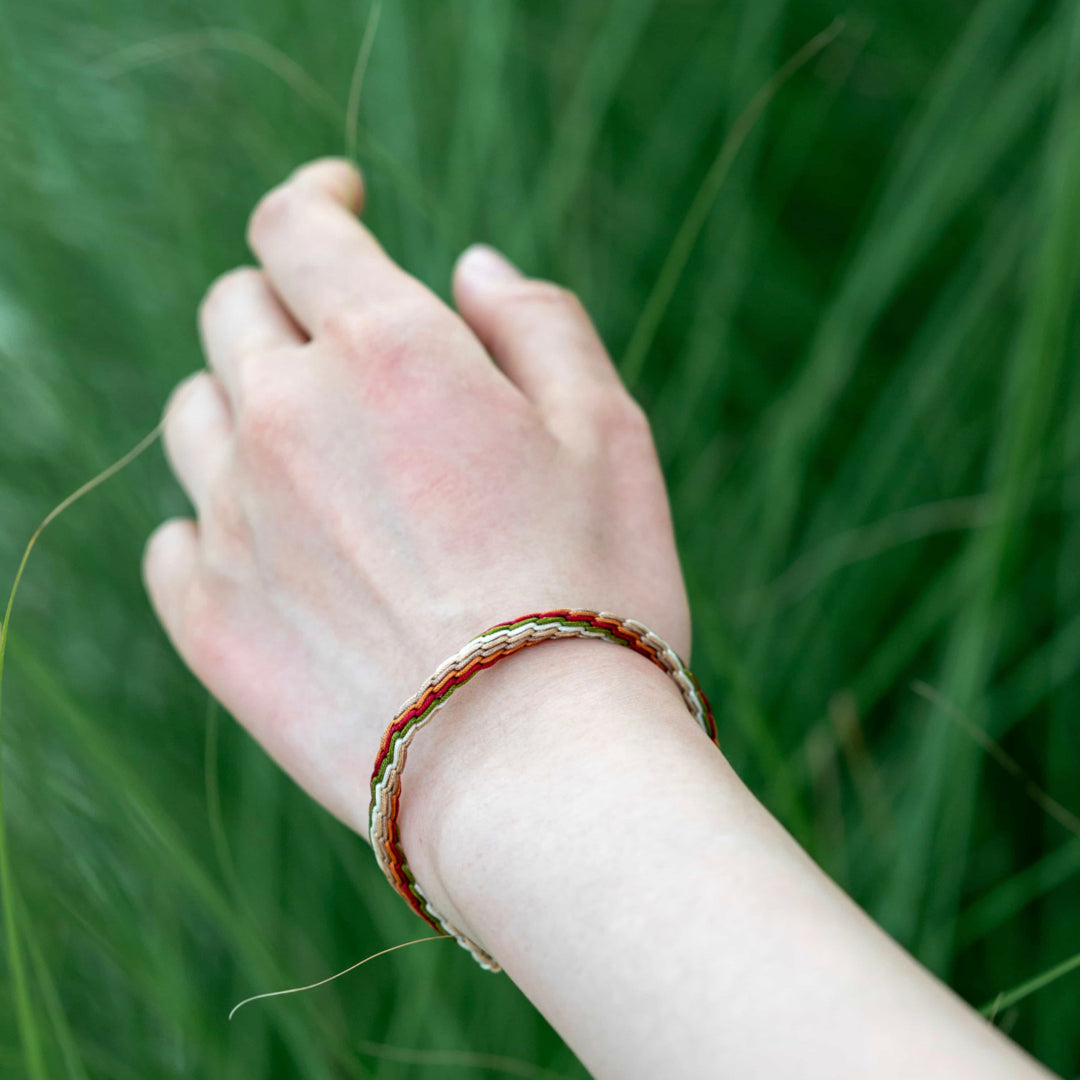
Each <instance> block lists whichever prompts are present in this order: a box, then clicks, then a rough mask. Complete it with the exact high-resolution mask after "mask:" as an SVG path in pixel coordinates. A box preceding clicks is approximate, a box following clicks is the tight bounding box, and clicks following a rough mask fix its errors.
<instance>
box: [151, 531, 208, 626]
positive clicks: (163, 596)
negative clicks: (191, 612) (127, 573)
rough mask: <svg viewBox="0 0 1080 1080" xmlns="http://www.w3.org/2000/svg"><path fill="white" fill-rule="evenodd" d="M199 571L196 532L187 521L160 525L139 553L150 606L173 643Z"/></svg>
mask: <svg viewBox="0 0 1080 1080" xmlns="http://www.w3.org/2000/svg"><path fill="white" fill-rule="evenodd" d="M198 568H199V531H198V526H196V524H195V522H194V521H192V520H191V519H190V518H170V519H169V520H168V521H165V522H162V524H160V525H159V526H158V527H157V528H156V529H155V530H154V531H153V532H152V533H151V534H150V537H149V539H148V540H147V541H146V547H145V548H144V549H143V558H142V576H143V583H144V584H145V586H146V591H147V593H148V594H149V597H150V603H151V605H152V606H153V608H154V611H155V613H156V614H157V617H158V620H159V621H160V622H161V624H162V626H164V627H165V632H166V633H167V634H168V635H169V637H170V638H171V639H172V641H173V642H176V641H178V640H179V639H180V635H181V629H180V621H181V613H182V611H183V610H184V603H185V599H186V597H187V596H188V595H189V593H190V590H191V589H192V587H193V585H194V581H195V577H196V574H197V572H198Z"/></svg>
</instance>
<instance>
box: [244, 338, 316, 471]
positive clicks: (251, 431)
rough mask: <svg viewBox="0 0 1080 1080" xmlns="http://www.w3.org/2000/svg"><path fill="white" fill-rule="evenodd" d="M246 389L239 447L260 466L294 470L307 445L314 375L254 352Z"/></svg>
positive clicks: (249, 366)
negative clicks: (306, 433) (305, 444)
mask: <svg viewBox="0 0 1080 1080" xmlns="http://www.w3.org/2000/svg"><path fill="white" fill-rule="evenodd" d="M251 356H252V359H251V360H250V361H248V363H247V366H246V369H245V374H244V376H243V379H244V380H245V381H243V382H242V387H241V406H240V408H239V409H238V410H237V414H236V421H235V424H236V426H235V432H236V446H237V450H238V452H240V453H241V454H242V455H243V456H244V457H245V458H246V459H247V460H249V461H251V462H253V463H254V464H255V465H256V466H258V465H260V464H261V465H265V466H268V467H271V468H284V469H285V470H286V471H288V470H290V469H291V467H292V465H293V463H294V461H295V459H296V457H297V456H298V454H299V453H300V452H301V450H302V449H303V441H304V433H305V431H306V430H307V429H308V428H309V427H310V424H308V422H307V421H308V417H309V413H310V412H311V411H312V410H311V408H310V407H309V404H310V402H311V398H312V391H311V388H310V386H309V385H308V384H309V383H310V381H311V380H312V375H311V373H310V372H307V371H306V370H300V367H299V365H295V364H293V365H288V364H284V363H278V362H274V360H273V359H272V358H269V357H267V356H266V355H264V354H259V353H252V354H251Z"/></svg>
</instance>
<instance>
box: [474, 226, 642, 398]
mask: <svg viewBox="0 0 1080 1080" xmlns="http://www.w3.org/2000/svg"><path fill="white" fill-rule="evenodd" d="M454 299H455V301H456V303H457V307H458V311H459V312H460V313H461V316H462V318H463V319H464V320H465V321H466V322H467V323H468V324H469V326H470V327H471V328H472V330H473V333H475V334H476V336H477V337H478V338H479V339H480V341H481V342H482V343H483V345H484V347H485V348H486V349H487V350H488V352H489V353H490V354H491V356H492V358H493V359H494V360H495V362H496V363H497V364H498V365H499V367H500V368H502V370H503V371H504V372H505V373H506V374H507V376H508V377H509V378H510V379H511V381H512V382H514V383H516V384H517V386H518V387H519V388H520V389H521V391H522V393H524V394H525V396H526V397H528V398H530V399H531V400H532V401H533V403H534V404H535V405H536V406H537V408H538V409H539V410H540V411H541V412H542V413H546V414H548V415H549V416H560V415H566V416H568V417H570V418H572V417H573V415H574V414H575V412H578V413H580V410H581V409H582V408H583V407H586V406H587V403H588V402H590V401H592V400H593V399H594V398H595V396H596V395H597V394H600V395H603V394H607V393H614V392H616V391H621V386H622V384H621V382H620V380H619V376H618V372H617V371H616V370H615V366H614V365H613V364H612V362H611V360H610V358H609V357H608V354H607V350H606V349H605V348H604V345H603V342H602V341H601V340H600V338H599V336H598V335H597V333H596V330H595V329H594V328H593V325H592V322H591V320H590V319H589V316H588V315H587V314H586V313H585V309H584V308H583V307H582V306H581V303H580V302H579V301H578V299H577V297H575V296H574V294H573V293H571V292H569V291H568V290H566V289H563V288H561V287H560V286H558V285H554V284H552V283H551V282H549V281H538V280H535V279H531V278H526V277H525V276H524V275H523V274H522V273H521V272H520V271H519V270H518V269H517V268H516V267H515V266H514V265H513V264H512V263H510V262H509V261H508V260H507V259H505V258H504V257H503V256H502V255H500V254H499V253H498V252H497V251H495V250H494V248H489V247H487V246H485V245H483V244H476V245H474V246H473V247H471V248H469V249H468V250H467V251H466V252H465V253H464V254H463V255H462V257H461V258H460V259H459V260H458V263H457V266H456V267H455V268H454Z"/></svg>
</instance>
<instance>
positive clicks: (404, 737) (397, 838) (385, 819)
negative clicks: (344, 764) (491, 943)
mask: <svg viewBox="0 0 1080 1080" xmlns="http://www.w3.org/2000/svg"><path fill="white" fill-rule="evenodd" d="M571 637H583V638H598V639H601V640H606V641H611V642H615V643H616V644H618V645H626V646H628V647H629V648H631V649H633V650H634V651H635V652H638V653H641V655H642V656H645V657H647V658H648V659H649V660H651V661H652V662H653V663H654V664H656V665H657V666H658V667H660V668H663V670H664V671H666V672H667V673H668V674H669V675H670V676H671V677H672V679H674V680H675V682H676V684H677V685H678V687H679V690H680V691H682V696H683V700H684V701H685V702H686V704H687V706H688V707H689V709H690V712H691V713H692V714H693V716H694V719H695V720H697V722H698V723H699V724H700V725H701V727H702V728H703V729H704V730H705V733H706V734H707V735H708V736H709V738H710V739H712V741H713V742H716V721H715V720H714V719H713V714H712V710H711V709H710V707H709V702H708V699H707V698H706V697H705V694H704V693H703V692H702V690H701V687H700V686H699V685H698V682H697V679H695V678H694V676H693V674H692V673H691V672H690V670H689V669H688V668H687V667H686V665H685V664H684V663H683V662H682V661H681V660H680V659H679V657H678V655H677V654H676V653H675V651H674V650H673V649H672V648H671V647H670V646H669V645H668V644H667V643H666V642H664V641H663V640H662V639H661V638H659V637H658V636H657V635H656V634H654V633H653V632H652V631H651V630H648V629H647V628H646V627H644V626H642V625H641V623H639V622H634V621H633V620H632V619H620V618H619V617H618V616H616V615H611V614H610V613H608V612H606V611H576V610H567V609H560V610H557V611H542V612H537V613H535V614H533V615H525V616H523V617H522V618H520V619H517V620H515V621H514V622H509V623H499V624H498V625H497V626H493V627H491V629H490V630H485V631H484V632H483V633H482V634H479V635H477V636H476V637H474V638H473V639H472V640H471V641H470V642H468V644H466V645H465V646H464V647H463V648H462V649H460V650H459V651H458V652H456V653H455V654H454V655H453V656H451V657H450V658H449V659H448V660H446V661H445V662H444V663H442V664H441V665H440V666H439V668H438V669H437V670H436V671H435V673H434V674H433V675H432V676H431V678H430V679H428V681H427V683H426V684H425V685H424V687H423V689H422V690H421V691H420V692H419V693H418V694H416V695H415V697H412V698H410V699H409V700H408V701H407V702H406V703H405V704H404V705H403V706H402V707H401V709H400V711H399V712H398V714H397V716H395V717H394V720H393V722H392V723H391V724H390V726H389V727H388V728H387V729H386V733H385V734H384V735H383V739H382V744H381V746H380V747H379V755H378V757H377V758H376V759H375V770H374V772H373V773H372V774H371V807H370V810H369V815H368V829H369V833H370V836H371V846H372V848H373V849H374V851H375V858H376V859H377V860H378V863H379V866H380V867H382V870H383V873H384V874H386V876H387V878H388V879H389V881H390V884H391V885H393V886H394V888H395V889H397V891H398V892H399V893H400V894H401V895H402V896H403V897H404V899H405V901H406V902H407V903H408V905H409V907H411V908H412V909H413V911H415V912H416V914H417V915H419V916H420V918H422V919H423V920H424V921H425V922H427V923H428V925H430V926H431V927H432V928H433V929H434V930H437V931H438V932H439V933H442V934H448V935H450V936H451V937H453V938H455V939H456V940H457V942H458V944H459V945H461V946H462V947H463V948H465V949H468V950H469V952H471V953H472V955H473V957H474V958H475V959H476V961H477V963H478V964H480V966H481V967H483V968H486V969H487V970H488V971H498V970H499V965H498V964H497V963H496V962H495V960H494V959H493V958H492V957H491V956H489V955H488V954H487V953H486V952H485V951H484V950H483V949H481V948H480V946H479V945H477V944H476V942H474V941H472V940H470V939H469V938H468V937H467V936H466V935H465V934H463V933H462V932H461V931H460V930H458V929H456V928H455V927H454V926H452V925H451V924H450V923H449V922H448V921H447V920H446V919H445V918H443V916H441V915H440V914H439V913H438V912H437V911H435V909H434V908H433V907H432V906H431V903H430V902H429V900H428V898H427V897H426V896H425V895H424V891H423V889H421V887H420V885H419V883H418V882H417V881H416V879H415V878H414V877H413V875H412V873H411V872H410V870H409V868H408V866H407V865H406V863H405V852H404V851H403V850H402V846H401V834H400V831H399V828H398V821H397V815H398V804H399V802H400V800H401V772H402V770H403V769H404V767H405V758H406V756H407V754H408V749H409V743H410V742H412V739H413V736H414V735H415V734H416V733H417V732H418V731H419V730H420V729H421V728H422V727H423V726H424V725H425V724H426V723H427V722H428V721H429V720H430V719H431V718H432V716H434V715H435V713H436V712H437V711H438V710H439V709H441V708H442V706H443V705H445V704H446V702H447V701H448V700H449V698H450V695H451V694H453V692H454V691H455V690H456V689H457V688H458V687H459V686H461V685H462V684H463V683H466V682H468V681H469V679H471V678H472V677H473V676H474V675H475V674H476V673H477V672H478V671H482V670H483V669H484V668H487V667H491V665H492V664H494V663H495V662H496V661H498V660H501V659H503V658H504V657H506V656H511V655H512V654H513V653H516V652H517V651H518V650H520V649H524V648H526V647H527V646H529V645H537V644H539V643H540V642H541V641H550V640H551V639H553V638H571Z"/></svg>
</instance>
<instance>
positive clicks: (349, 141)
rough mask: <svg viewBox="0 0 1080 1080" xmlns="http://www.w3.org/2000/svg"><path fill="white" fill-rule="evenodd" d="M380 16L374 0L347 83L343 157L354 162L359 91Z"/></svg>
mask: <svg viewBox="0 0 1080 1080" xmlns="http://www.w3.org/2000/svg"><path fill="white" fill-rule="evenodd" d="M380 15H382V0H375V2H374V3H373V4H372V5H371V11H370V12H368V19H367V25H366V26H365V27H364V37H363V39H362V40H361V42H360V51H359V52H358V53H357V54H356V66H355V67H354V68H353V73H352V81H351V82H350V83H349V100H348V103H347V105H346V107H345V156H346V157H347V158H348V159H349V160H350V161H355V160H356V148H357V143H358V142H359V135H358V128H359V123H360V91H361V90H362V89H363V87H364V76H365V75H366V74H367V69H368V62H369V61H370V60H371V50H372V49H373V48H374V46H375V34H376V32H377V31H378V29H379V16H380Z"/></svg>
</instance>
